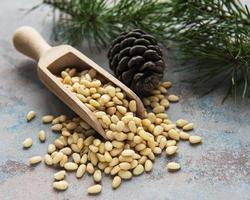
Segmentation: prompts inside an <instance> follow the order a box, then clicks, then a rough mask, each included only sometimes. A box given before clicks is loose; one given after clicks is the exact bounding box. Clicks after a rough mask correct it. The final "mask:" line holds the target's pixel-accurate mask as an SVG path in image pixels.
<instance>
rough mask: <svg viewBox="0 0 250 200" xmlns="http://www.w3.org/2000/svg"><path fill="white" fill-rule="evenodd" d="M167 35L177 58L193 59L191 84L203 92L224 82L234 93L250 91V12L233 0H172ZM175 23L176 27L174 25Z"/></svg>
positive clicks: (242, 93) (189, 68) (248, 92)
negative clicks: (176, 46) (176, 51)
mask: <svg viewBox="0 0 250 200" xmlns="http://www.w3.org/2000/svg"><path fill="white" fill-rule="evenodd" d="M170 7H171V11H170V12H169V16H170V18H172V19H173V20H170V21H168V23H167V24H168V27H169V29H168V38H169V39H171V40H173V41H175V42H176V43H177V44H178V47H179V50H180V52H179V53H180V55H181V58H182V59H184V60H188V61H189V60H193V61H194V62H195V63H192V65H190V66H189V65H188V67H187V68H186V70H192V71H193V72H197V74H196V75H197V76H196V78H195V79H193V80H192V82H193V84H194V86H195V87H196V88H198V89H202V90H203V92H204V93H207V92H208V91H211V88H212V89H215V88H217V87H214V86H218V85H220V84H222V83H221V82H228V85H229V87H230V91H231V93H232V94H233V95H234V96H236V95H237V91H238V90H237V89H240V92H241V95H242V97H245V96H249V95H250V87H249V84H250V72H249V70H250V48H249V47H250V14H249V11H248V9H247V7H244V6H243V5H241V4H240V2H238V1H234V0H230V1H229V0H220V1H217V0H210V1H208V0H199V1H195V0H192V1H188V3H187V1H184V0H176V1H172V4H171V6H170ZM176 27H177V28H176Z"/></svg>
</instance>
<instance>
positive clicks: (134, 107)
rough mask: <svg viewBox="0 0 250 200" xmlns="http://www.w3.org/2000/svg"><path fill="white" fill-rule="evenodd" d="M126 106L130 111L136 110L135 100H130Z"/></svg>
mask: <svg viewBox="0 0 250 200" xmlns="http://www.w3.org/2000/svg"><path fill="white" fill-rule="evenodd" d="M128 107H129V110H130V111H131V112H136V102H135V100H132V101H130V102H129V105H128Z"/></svg>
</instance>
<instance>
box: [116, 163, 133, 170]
mask: <svg viewBox="0 0 250 200" xmlns="http://www.w3.org/2000/svg"><path fill="white" fill-rule="evenodd" d="M119 167H120V169H122V170H129V169H130V167H131V165H130V164H129V163H128V162H121V163H120V164H119Z"/></svg>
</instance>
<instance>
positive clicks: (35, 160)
mask: <svg viewBox="0 0 250 200" xmlns="http://www.w3.org/2000/svg"><path fill="white" fill-rule="evenodd" d="M41 161H42V157H41V156H33V157H31V158H30V165H35V164H38V163H40V162H41Z"/></svg>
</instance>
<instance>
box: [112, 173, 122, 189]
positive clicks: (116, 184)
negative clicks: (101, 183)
mask: <svg viewBox="0 0 250 200" xmlns="http://www.w3.org/2000/svg"><path fill="white" fill-rule="evenodd" d="M121 182H122V179H121V178H120V177H119V176H115V177H114V178H113V181H112V188H113V189H116V188H118V187H119V186H120V185H121Z"/></svg>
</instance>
